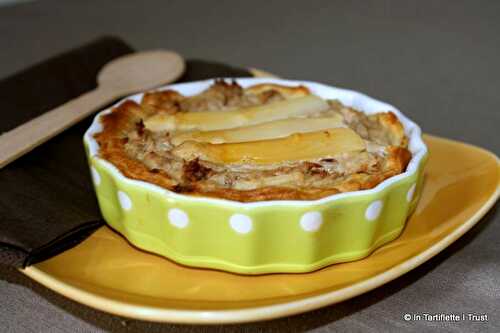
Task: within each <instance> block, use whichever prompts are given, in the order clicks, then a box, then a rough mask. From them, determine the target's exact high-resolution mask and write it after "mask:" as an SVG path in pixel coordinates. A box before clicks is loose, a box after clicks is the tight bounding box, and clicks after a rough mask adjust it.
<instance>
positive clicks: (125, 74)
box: [0, 50, 185, 168]
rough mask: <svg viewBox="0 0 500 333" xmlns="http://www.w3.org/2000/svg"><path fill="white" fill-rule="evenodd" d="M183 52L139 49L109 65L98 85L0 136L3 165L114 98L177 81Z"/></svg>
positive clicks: (183, 67) (102, 70) (181, 66)
mask: <svg viewBox="0 0 500 333" xmlns="http://www.w3.org/2000/svg"><path fill="white" fill-rule="evenodd" d="M184 69H185V64H184V60H183V59H182V57H181V56H180V55H178V54H177V53H175V52H171V51H162V50H157V51H147V52H139V53H134V54H131V55H126V56H124V57H120V58H117V59H115V60H113V61H111V62H109V63H108V64H106V65H105V66H104V67H103V68H102V69H101V71H100V72H99V75H98V76H97V83H98V87H97V88H96V89H94V90H92V91H90V92H88V93H85V94H83V95H81V96H80V97H77V98H76V99H73V100H71V101H69V102H67V103H65V104H63V105H61V106H59V107H57V108H55V109H53V110H51V111H48V112H46V113H44V114H42V115H41V116H39V117H36V118H34V119H32V120H30V121H28V122H26V123H24V124H22V125H20V126H18V127H16V128H14V129H13V130H10V131H8V132H6V133H4V134H2V135H1V136H0V168H3V167H4V166H6V165H7V164H9V163H10V162H12V161H14V160H15V159H17V158H18V157H21V156H23V155H24V154H26V153H28V152H29V151H31V150H32V149H34V148H35V147H37V146H39V145H41V144H42V143H44V142H46V141H47V140H49V139H50V138H52V137H54V136H56V135H57V134H59V133H61V132H62V131H64V130H65V129H67V128H69V127H70V126H72V125H74V124H76V123H77V122H79V121H80V120H82V119H84V118H86V117H87V116H89V115H91V114H92V113H93V112H94V111H96V110H97V109H99V107H102V106H104V105H106V104H108V103H110V102H112V101H113V100H115V99H117V98H119V97H123V96H125V95H129V94H131V93H134V92H138V91H141V90H146V89H151V88H154V87H157V86H159V85H162V84H166V83H170V82H173V81H175V80H176V79H177V78H179V77H180V76H181V74H182V73H183V72H184Z"/></svg>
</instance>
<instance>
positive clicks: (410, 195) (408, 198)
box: [406, 184, 417, 202]
mask: <svg viewBox="0 0 500 333" xmlns="http://www.w3.org/2000/svg"><path fill="white" fill-rule="evenodd" d="M416 187H417V184H413V185H412V186H411V187H410V189H409V190H408V193H406V201H408V202H410V201H411V200H412V199H413V195H414V194H415V188H416Z"/></svg>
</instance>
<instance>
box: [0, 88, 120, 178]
mask: <svg viewBox="0 0 500 333" xmlns="http://www.w3.org/2000/svg"><path fill="white" fill-rule="evenodd" d="M115 97H116V96H115V94H113V93H112V92H111V91H110V90H107V89H103V88H99V87H98V88H96V89H95V90H92V91H90V92H88V93H85V94H83V95H81V96H79V97H77V98H75V99H73V100H71V101H69V102H67V103H65V104H63V105H61V106H59V107H57V108H55V109H53V110H51V111H48V112H45V113H44V114H42V115H40V116H38V117H36V118H34V119H31V120H30V121H28V122H26V123H24V124H22V125H20V126H18V127H16V128H14V129H12V130H10V131H8V132H5V133H3V134H2V135H0V169H1V168H3V167H4V166H6V165H7V164H9V163H10V162H12V161H14V160H15V159H17V158H19V157H21V156H23V155H24V154H26V153H28V152H29V151H31V150H33V149H34V148H36V147H38V146H39V145H41V144H42V143H44V142H46V141H48V140H49V139H51V138H53V137H54V136H56V135H57V134H59V133H61V132H62V131H64V130H65V129H67V128H69V127H70V126H72V125H74V124H76V123H77V122H79V121H80V120H82V119H84V118H85V117H87V116H89V115H91V114H92V113H93V112H94V111H95V110H96V109H98V108H99V107H101V106H103V105H105V104H108V103H109V102H111V101H112V100H113V99H114V98H115Z"/></svg>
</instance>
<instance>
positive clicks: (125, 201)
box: [118, 191, 132, 210]
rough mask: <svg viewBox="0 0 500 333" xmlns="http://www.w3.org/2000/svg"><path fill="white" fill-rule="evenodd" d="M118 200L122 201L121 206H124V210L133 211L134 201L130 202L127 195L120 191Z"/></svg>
mask: <svg viewBox="0 0 500 333" xmlns="http://www.w3.org/2000/svg"><path fill="white" fill-rule="evenodd" d="M118 200H119V201H120V206H122V208H123V209H125V210H131V209H132V200H130V198H129V196H128V195H127V193H125V192H122V191H118Z"/></svg>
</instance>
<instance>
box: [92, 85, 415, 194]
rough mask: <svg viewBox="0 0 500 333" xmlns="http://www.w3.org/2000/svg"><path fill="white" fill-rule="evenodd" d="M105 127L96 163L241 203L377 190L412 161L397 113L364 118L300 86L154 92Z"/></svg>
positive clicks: (110, 117)
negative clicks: (187, 93)
mask: <svg viewBox="0 0 500 333" xmlns="http://www.w3.org/2000/svg"><path fill="white" fill-rule="evenodd" d="M100 122H101V125H102V131H100V132H99V133H96V134H95V135H94V138H95V140H96V141H97V143H98V144H99V153H98V156H99V157H100V158H102V159H104V160H107V161H109V162H111V163H112V164H113V165H114V166H116V167H117V168H118V169H119V170H120V171H121V173H122V174H123V175H125V176H126V177H128V178H131V179H136V180H142V181H145V182H148V183H152V184H156V185H158V186H160V187H163V188H166V189H168V190H170V191H173V192H176V193H181V194H188V195H192V196H203V197H215V198H223V199H229V200H234V201H240V202H254V201H264V200H266V201H267V200H285V199H286V200H314V199H320V198H324V197H326V196H330V195H332V194H336V193H343V192H351V191H358V190H365V189H371V188H374V187H375V186H376V185H378V184H379V183H381V182H383V181H384V180H385V179H388V178H389V177H393V176H395V175H398V174H401V173H403V172H404V171H405V170H406V167H407V165H408V163H409V161H410V159H411V157H412V154H411V153H410V151H409V149H408V138H407V136H406V135H405V131H404V127H403V125H402V124H401V122H400V121H399V120H398V118H397V116H396V115H395V114H394V113H393V112H391V111H385V110H380V112H377V113H372V114H365V113H363V112H362V111H361V110H356V109H355V108H353V107H349V106H346V105H344V104H343V103H341V101H339V100H336V99H324V98H321V97H319V96H317V95H315V94H314V93H313V92H312V91H311V90H310V89H309V88H307V87H306V86H304V85H295V86H285V85H280V84H273V83H260V84H254V85H251V86H248V87H245V88H244V87H242V86H241V85H239V84H238V83H237V82H236V81H229V80H215V81H214V82H213V84H212V85H211V86H209V87H208V88H206V89H205V90H203V91H201V92H199V93H197V94H194V95H190V96H186V95H183V94H181V93H179V92H178V91H176V90H173V89H168V90H163V91H154V92H149V93H145V94H144V95H143V96H142V98H141V99H140V100H139V101H133V100H126V101H125V102H123V103H121V104H119V105H118V106H116V107H114V108H113V109H112V110H111V111H110V112H108V113H107V114H104V115H102V116H101V117H100Z"/></svg>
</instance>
